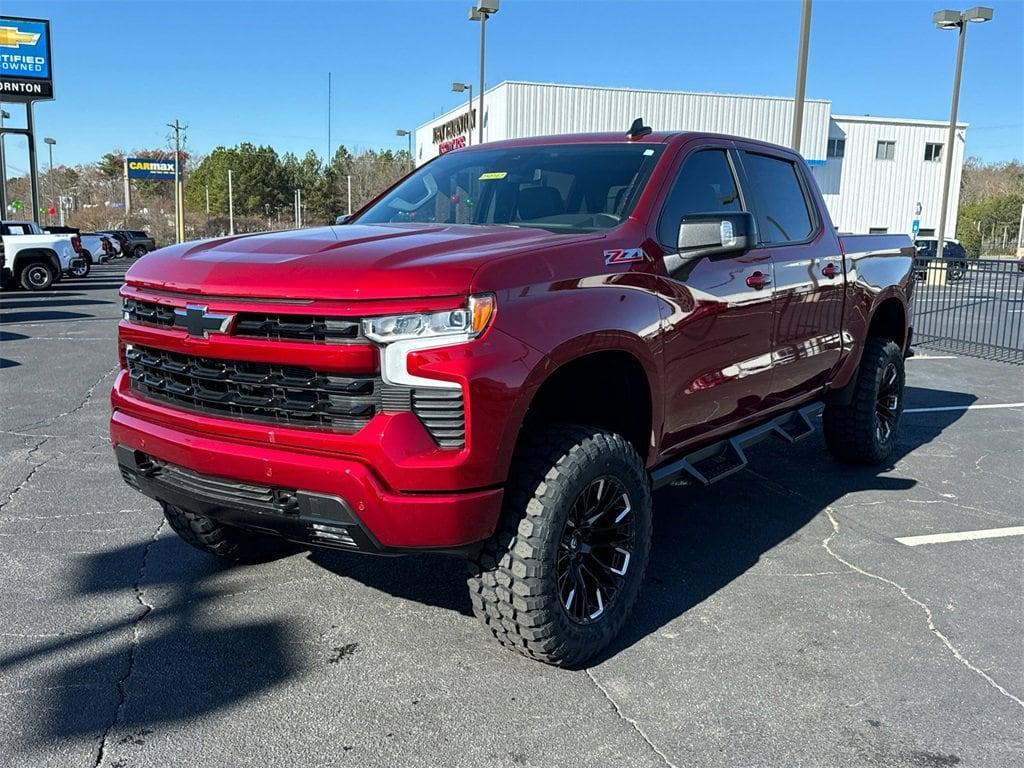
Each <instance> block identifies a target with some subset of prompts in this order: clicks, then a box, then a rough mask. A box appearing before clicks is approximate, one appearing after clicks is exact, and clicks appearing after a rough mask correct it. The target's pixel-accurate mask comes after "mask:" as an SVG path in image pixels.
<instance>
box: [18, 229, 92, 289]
mask: <svg viewBox="0 0 1024 768" xmlns="http://www.w3.org/2000/svg"><path fill="white" fill-rule="evenodd" d="M0 235H2V238H3V250H4V260H5V262H6V266H7V267H8V268H10V270H11V276H10V282H11V283H12V284H14V285H19V284H20V285H21V287H22V288H24V289H26V290H29V291H45V290H46V289H47V288H49V287H50V286H51V285H53V284H54V283H55V282H57V281H58V280H60V278H61V276H62V275H64V274H77V273H78V272H80V271H81V270H82V268H83V265H84V264H85V259H83V257H82V255H81V250H82V245H81V242H80V241H79V239H78V237H77V235H51V234H47V233H46V232H43V230H42V229H40V228H39V225H38V224H36V223H35V222H32V221H9V220H4V221H0Z"/></svg>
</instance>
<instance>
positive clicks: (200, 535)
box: [163, 504, 298, 563]
mask: <svg viewBox="0 0 1024 768" xmlns="http://www.w3.org/2000/svg"><path fill="white" fill-rule="evenodd" d="M163 508H164V517H166V518H167V522H168V523H170V526H171V528H173V529H174V532H175V533H177V534H178V536H180V537H181V538H182V539H184V540H185V541H186V542H188V543H189V544H191V545H192V546H193V547H195V548H196V549H199V550H202V551H203V552H206V553H208V554H211V555H216V556H217V557H220V558H222V559H224V560H230V561H232V562H235V563H264V562H267V561H270V560H276V559H278V558H280V557H285V556H287V555H290V554H292V553H293V552H295V551H296V550H297V549H298V547H296V545H294V544H292V543H291V542H288V541H285V540H284V539H278V538H275V537H273V536H266V535H261V534H258V533H251V532H250V531H245V530H242V529H241V528H235V527H233V526H230V525H224V524H223V523H218V522H217V521H216V520H213V519H211V518H209V517H204V516H203V515H197V514H195V513H194V512H189V511H188V510H187V509H182V508H181V507H175V506H173V505H171V504H163Z"/></svg>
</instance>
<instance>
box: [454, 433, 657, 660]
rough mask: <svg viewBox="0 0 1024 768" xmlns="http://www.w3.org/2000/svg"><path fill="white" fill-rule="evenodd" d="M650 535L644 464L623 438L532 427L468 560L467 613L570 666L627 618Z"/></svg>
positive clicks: (522, 648) (509, 641)
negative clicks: (495, 518)
mask: <svg viewBox="0 0 1024 768" xmlns="http://www.w3.org/2000/svg"><path fill="white" fill-rule="evenodd" d="M650 542H651V495H650V486H649V483H648V478H647V472H646V470H645V469H644V464H643V461H642V459H641V458H640V456H639V455H638V454H637V452H636V450H634V448H633V447H632V446H631V445H630V444H629V442H628V441H626V439H625V438H623V437H622V436H621V435H617V434H614V433H611V432H606V431H604V430H600V429H596V428H592V427H582V426H551V427H547V428H545V429H542V430H540V431H537V432H534V433H532V434H530V435H528V436H527V437H525V438H524V440H523V444H522V445H521V446H520V447H519V449H518V450H517V455H516V458H515V459H514V460H513V468H512V471H511V473H510V477H509V483H508V487H507V490H506V493H505V505H504V510H503V512H502V518H501V520H500V522H499V525H498V530H497V531H496V532H495V535H494V536H493V537H492V538H491V539H490V540H489V541H488V542H487V543H486V544H485V545H484V546H483V547H482V548H481V550H480V552H479V553H478V554H477V555H476V556H475V557H473V558H471V560H470V577H469V582H468V583H469V589H470V598H471V600H472V603H473V612H474V613H475V614H476V616H477V618H478V619H479V620H480V621H481V622H482V623H483V624H484V626H485V627H487V629H489V630H490V631H491V633H492V634H493V635H494V637H495V638H496V639H497V640H498V641H499V642H500V643H501V644H502V645H504V646H506V647H508V648H511V649H514V650H516V651H518V652H519V653H521V654H523V655H524V656H527V657H529V658H532V659H536V660H538V661H543V662H545V663H547V664H554V665H557V666H567V667H576V666H579V665H581V664H583V663H584V662H586V661H587V660H588V659H590V658H592V657H593V656H594V655H595V654H597V653H599V652H600V651H601V650H603V649H604V648H605V647H606V646H607V645H608V644H609V643H610V642H611V641H612V639H613V638H615V636H616V635H617V634H618V633H619V631H620V630H621V629H622V626H623V624H624V623H625V622H626V619H627V618H628V617H629V614H630V612H631V610H632V608H633V605H634V604H635V602H636V599H637V596H638V594H639V592H640V585H641V582H642V581H643V574H644V570H645V568H646V567H647V556H648V553H649V551H650Z"/></svg>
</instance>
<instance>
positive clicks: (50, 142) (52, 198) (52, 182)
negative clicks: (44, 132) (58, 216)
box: [43, 136, 57, 224]
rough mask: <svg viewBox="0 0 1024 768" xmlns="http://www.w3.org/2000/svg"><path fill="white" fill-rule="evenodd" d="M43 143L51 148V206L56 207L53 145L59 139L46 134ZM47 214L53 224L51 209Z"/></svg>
mask: <svg viewBox="0 0 1024 768" xmlns="http://www.w3.org/2000/svg"><path fill="white" fill-rule="evenodd" d="M43 143H45V144H46V145H47V146H49V148H50V207H51V208H56V207H57V206H56V205H54V199H55V197H56V196H55V195H54V189H53V188H54V179H53V145H54V144H56V143H57V140H56V139H51V138H50V137H49V136H45V137H43ZM46 215H47V216H48V217H49V219H50V223H51V224H53V216H51V215H50V212H49V211H47V214H46Z"/></svg>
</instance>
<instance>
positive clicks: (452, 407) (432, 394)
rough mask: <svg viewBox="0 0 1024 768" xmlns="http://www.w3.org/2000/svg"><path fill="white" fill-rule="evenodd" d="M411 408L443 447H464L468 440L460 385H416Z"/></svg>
mask: <svg viewBox="0 0 1024 768" xmlns="http://www.w3.org/2000/svg"><path fill="white" fill-rule="evenodd" d="M412 411H413V413H415V414H416V415H417V416H418V417H419V419H420V421H422V422H423V426H425V427H426V428H427V431H428V432H429V433H430V435H431V437H433V438H434V440H435V441H437V444H438V445H439V446H441V447H442V448H462V447H463V446H464V445H465V444H466V414H465V409H464V408H463V404H462V390H461V389H414V390H413V391H412Z"/></svg>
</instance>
